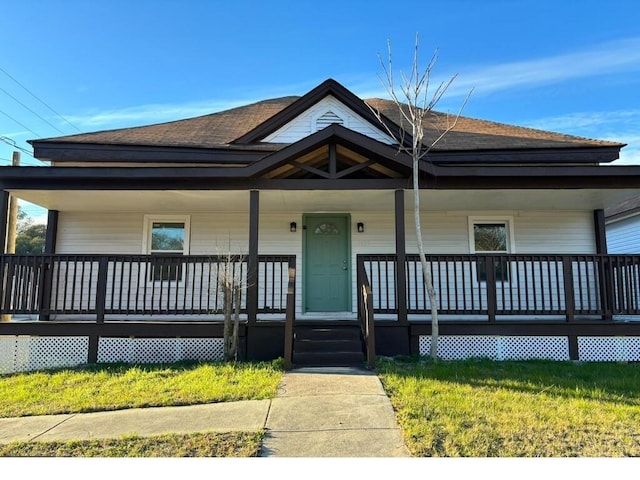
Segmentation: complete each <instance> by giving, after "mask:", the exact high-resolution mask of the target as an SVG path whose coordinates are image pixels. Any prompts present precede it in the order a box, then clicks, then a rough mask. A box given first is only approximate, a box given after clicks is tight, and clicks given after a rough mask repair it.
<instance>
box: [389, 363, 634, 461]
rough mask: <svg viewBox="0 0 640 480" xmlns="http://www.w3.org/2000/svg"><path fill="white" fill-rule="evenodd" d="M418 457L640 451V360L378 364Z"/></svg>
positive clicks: (591, 454)
mask: <svg viewBox="0 0 640 480" xmlns="http://www.w3.org/2000/svg"><path fill="white" fill-rule="evenodd" d="M378 368H379V375H380V378H381V380H382V383H383V385H384V388H385V390H386V392H387V393H388V395H389V396H390V398H391V402H392V404H393V405H394V408H395V409H396V412H397V417H398V421H399V423H400V426H401V428H402V429H403V432H404V437H405V442H406V444H407V447H408V448H409V450H410V451H411V453H412V454H413V455H414V456H418V457H429V456H439V457H573V456H581V457H618V456H640V365H639V364H611V363H598V364H596V363H585V364H575V363H569V362H546V361H529V362H493V361H489V360H475V361H460V362H442V361H441V362H438V363H431V362H418V361H415V362H407V363H401V362H393V361H382V362H380V363H379V364H378Z"/></svg>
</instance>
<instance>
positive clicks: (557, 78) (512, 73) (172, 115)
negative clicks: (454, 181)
mask: <svg viewBox="0 0 640 480" xmlns="http://www.w3.org/2000/svg"><path fill="white" fill-rule="evenodd" d="M633 71H638V72H640V37H633V38H628V39H623V40H618V41H613V42H608V43H604V44H600V45H595V46H593V47H591V48H587V49H584V50H581V51H578V52H572V53H566V54H562V55H555V56H551V57H546V58H538V59H531V60H526V61H521V62H510V63H502V64H495V65H485V66H472V67H469V68H463V69H460V70H459V71H458V76H457V78H456V80H455V81H454V82H453V84H452V85H451V87H450V88H449V90H448V91H447V94H446V98H455V97H460V96H466V95H467V94H468V93H469V91H470V90H471V89H472V88H473V89H474V93H473V95H474V96H477V95H483V94H488V93H493V92H497V91H506V90H512V89H518V88H520V89H522V88H535V87H539V86H544V85H550V84H554V83H561V82H565V81H569V80H575V79H578V78H587V77H596V76H601V75H607V74H613V73H619V72H633ZM336 78H337V79H338V80H339V81H341V82H342V83H344V84H345V85H346V86H347V87H348V88H350V89H351V90H352V91H354V92H357V94H358V95H359V96H361V97H363V98H370V97H383V98H384V97H386V96H387V94H386V92H385V90H384V88H383V86H382V85H381V84H380V82H379V80H378V79H377V78H376V76H375V75H374V74H372V75H371V78H370V79H365V78H364V75H363V74H356V75H353V74H351V75H346V76H345V78H342V79H341V78H340V75H338V76H337V77H336ZM449 78H450V77H449V76H442V77H441V78H435V77H434V78H433V81H432V85H437V84H439V83H440V82H441V81H446V80H448V79H449ZM321 80H322V79H321ZM321 80H318V81H317V82H315V83H313V82H310V81H304V82H299V83H292V84H289V85H278V86H272V87H271V88H267V89H265V90H262V91H255V90H251V93H249V90H247V91H244V92H243V91H241V90H236V95H237V98H236V99H235V100H229V101H211V100H209V101H203V102H190V103H186V104H149V105H139V106H133V107H128V108H123V109H113V110H107V111H101V112H88V113H87V114H84V115H75V116H72V115H67V118H69V120H70V121H71V122H73V123H75V124H78V125H79V126H81V127H82V128H83V129H86V130H91V129H96V128H117V127H119V126H125V125H126V126H131V125H136V124H139V125H142V124H149V123H158V122H165V121H170V120H176V119H181V118H189V117H195V116H199V115H206V114H209V113H213V112H217V111H221V110H225V109H228V108H233V107H236V106H239V105H243V104H246V103H251V102H255V101H258V100H263V99H265V98H272V97H277V96H282V95H291V94H301V93H304V92H306V91H307V90H308V89H309V88H310V86H315V85H316V84H317V83H319V81H321ZM242 97H244V98H242ZM247 98H250V99H249V100H247ZM443 100H444V99H443Z"/></svg>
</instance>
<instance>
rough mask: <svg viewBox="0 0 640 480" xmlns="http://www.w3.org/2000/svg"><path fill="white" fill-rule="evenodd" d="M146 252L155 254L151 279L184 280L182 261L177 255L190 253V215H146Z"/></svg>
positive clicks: (144, 249)
mask: <svg viewBox="0 0 640 480" xmlns="http://www.w3.org/2000/svg"><path fill="white" fill-rule="evenodd" d="M144 237H145V238H144V248H143V251H144V253H148V254H151V255H153V256H154V257H156V258H154V259H153V260H152V262H151V268H150V270H149V280H150V281H167V280H168V281H178V280H182V262H181V261H179V260H178V259H176V258H175V256H176V255H187V254H188V253H189V251H188V250H189V217H188V216H182V217H177V216H171V217H169V216H154V217H151V216H147V217H145V235H144Z"/></svg>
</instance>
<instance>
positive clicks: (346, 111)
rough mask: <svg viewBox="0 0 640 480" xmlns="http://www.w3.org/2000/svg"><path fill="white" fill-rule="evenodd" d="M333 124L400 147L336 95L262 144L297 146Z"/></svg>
mask: <svg viewBox="0 0 640 480" xmlns="http://www.w3.org/2000/svg"><path fill="white" fill-rule="evenodd" d="M333 123H337V124H338V125H342V126H344V127H345V128H348V129H349V130H353V131H355V132H358V133H360V134H362V135H366V136H367V137H370V138H373V139H374V140H377V141H379V142H382V143H386V144H387V145H393V144H394V143H396V142H394V141H393V139H392V138H391V137H390V136H389V135H388V134H386V133H385V132H383V131H382V130H380V129H379V128H377V127H375V126H373V125H372V124H371V123H370V122H368V121H367V120H365V119H364V118H363V117H362V116H361V115H359V114H357V113H356V112H355V111H353V110H352V109H351V108H349V107H347V106H346V105H345V104H344V103H342V102H340V101H339V100H338V99H336V98H335V97H334V96H332V95H327V96H326V97H324V98H323V99H322V100H320V101H319V102H317V103H315V104H314V105H313V106H311V107H310V108H308V109H307V110H305V111H304V112H302V113H301V114H299V115H298V116H296V117H295V118H293V119H292V120H291V121H289V122H288V123H286V124H285V125H283V126H282V127H280V128H278V129H277V130H276V131H274V132H273V133H271V134H269V135H267V136H266V137H264V138H263V139H262V142H266V143H295V142H297V141H299V140H301V139H303V138H305V137H308V136H309V135H311V134H313V133H316V132H318V131H320V130H322V129H323V128H326V127H327V126H329V125H331V124H333Z"/></svg>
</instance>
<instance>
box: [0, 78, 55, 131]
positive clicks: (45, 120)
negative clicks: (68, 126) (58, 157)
mask: <svg viewBox="0 0 640 480" xmlns="http://www.w3.org/2000/svg"><path fill="white" fill-rule="evenodd" d="M0 90H2V91H3V92H4V93H5V95H7V96H8V97H11V98H13V99H14V100H15V101H16V102H17V103H19V104H20V105H22V106H23V107H24V108H26V109H27V110H29V111H30V112H31V113H33V114H34V115H35V116H36V117H38V118H39V119H40V120H42V121H43V122H45V123H46V124H47V125H49V126H50V127H52V128H53V129H55V130H57V131H58V132H60V133H61V134H62V135H66V134H65V133H64V132H63V131H62V130H60V129H59V128H58V127H56V126H55V125H54V124H53V123H51V122H50V121H49V120H47V119H46V118H44V117H42V116H40V115H39V114H38V113H36V112H34V111H33V110H31V109H30V108H29V107H27V106H26V105H25V104H24V103H22V102H21V101H20V100H18V99H17V98H16V97H14V96H13V95H11V94H10V93H9V92H7V91H6V90H5V89H4V88H2V87H0Z"/></svg>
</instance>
